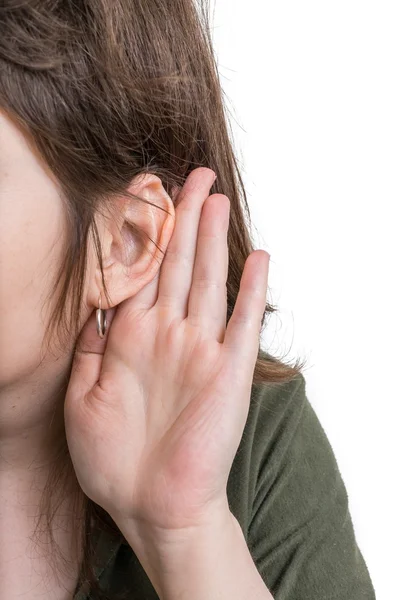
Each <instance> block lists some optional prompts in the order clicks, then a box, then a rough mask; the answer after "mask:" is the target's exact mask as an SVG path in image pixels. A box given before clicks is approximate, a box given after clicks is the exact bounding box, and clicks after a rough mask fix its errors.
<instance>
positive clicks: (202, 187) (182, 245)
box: [157, 168, 215, 318]
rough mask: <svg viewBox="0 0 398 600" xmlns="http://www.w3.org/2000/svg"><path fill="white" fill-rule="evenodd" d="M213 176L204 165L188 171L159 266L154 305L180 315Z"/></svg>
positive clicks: (184, 308)
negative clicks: (173, 223) (201, 216)
mask: <svg viewBox="0 0 398 600" xmlns="http://www.w3.org/2000/svg"><path fill="white" fill-rule="evenodd" d="M214 180H215V173H214V171H212V170H211V169H207V168H199V169H195V170H194V171H192V173H190V174H189V175H188V177H187V179H186V181H185V183H184V186H183V188H182V190H181V192H180V195H179V197H178V205H177V208H176V221H175V227H174V231H173V235H172V238H171V240H170V243H169V245H168V247H167V250H166V255H165V257H164V259H163V262H162V265H161V268H160V277H159V292H158V299H157V305H158V306H160V307H167V308H172V309H173V313H175V314H176V316H180V317H181V318H185V317H186V314H187V310H188V298H189V291H190V289H191V283H192V272H193V265H194V262H195V254H196V240H197V235H198V227H199V221H200V215H201V211H202V206H203V203H204V201H205V200H206V198H207V197H208V195H209V191H210V188H211V186H212V184H213V182H214Z"/></svg>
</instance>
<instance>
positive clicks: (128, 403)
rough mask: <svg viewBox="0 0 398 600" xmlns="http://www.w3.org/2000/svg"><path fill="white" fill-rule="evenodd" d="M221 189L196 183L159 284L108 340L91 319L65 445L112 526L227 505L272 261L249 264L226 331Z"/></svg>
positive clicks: (181, 523)
mask: <svg viewBox="0 0 398 600" xmlns="http://www.w3.org/2000/svg"><path fill="white" fill-rule="evenodd" d="M213 181H214V173H213V171H211V170H210V169H204V168H198V169H195V170H194V171H193V172H192V173H191V174H190V175H189V176H188V177H187V180H186V182H185V184H184V186H183V188H182V190H181V192H180V199H179V200H180V201H179V203H178V206H177V208H176V222H175V227H174V231H173V235H172V238H171V240H170V243H169V246H168V248H167V251H166V254H165V257H164V260H163V262H162V265H161V268H160V270H159V272H158V275H157V277H156V278H155V279H154V280H153V281H152V282H151V284H150V285H148V286H146V287H145V288H143V289H142V290H140V292H139V293H137V294H136V295H135V296H134V297H131V298H129V299H127V300H126V301H124V302H122V303H121V304H120V305H119V306H118V307H117V309H112V310H108V313H107V317H108V322H109V326H108V331H107V334H106V336H105V338H103V339H101V338H99V337H98V336H97V333H96V328H95V318H94V317H95V314H94V313H93V315H92V316H91V317H90V318H89V319H88V321H87V323H86V324H85V326H84V327H83V330H82V332H81V335H80V337H79V340H78V344H77V350H76V354H75V358H74V362H73V366H72V372H71V377H70V381H69V387H68V390H67V394H66V398H65V409H64V415H65V429H66V435H67V441H68V446H69V450H70V455H71V459H72V462H73V465H74V468H75V471H76V475H77V478H78V481H79V484H80V486H81V488H82V490H83V491H84V492H85V494H86V495H87V496H88V497H89V498H91V499H92V500H93V501H94V502H96V503H97V504H98V505H100V506H102V507H103V508H104V509H105V510H106V511H107V512H108V513H109V514H110V515H111V516H112V517H114V519H115V521H117V520H126V519H128V520H130V521H131V520H132V521H137V522H140V523H142V522H145V523H148V524H151V525H153V526H155V527H160V528H162V529H164V530H175V529H180V528H185V527H190V526H192V525H196V524H197V523H200V521H201V519H202V518H204V517H205V515H208V514H209V512H211V511H212V510H213V508H215V507H218V506H221V505H222V506H225V504H226V502H227V500H226V498H227V496H226V488H227V481H228V476H229V473H230V470H231V466H232V462H233V459H234V456H235V454H236V452H237V449H238V446H239V443H240V440H241V437H242V433H243V429H244V426H245V423H246V420H247V415H248V410H249V404H250V394H251V387H252V378H253V372H254V367H255V363H256V359H257V355H258V350H259V334H260V324H261V318H262V316H263V313H264V310H265V304H266V289H267V280H268V265H269V254H268V253H267V252H265V251H264V250H256V251H254V252H252V253H251V254H250V256H249V257H248V258H247V260H246V263H245V267H244V271H243V274H242V279H241V284H240V291H239V295H238V298H237V301H236V305H235V307H234V311H233V314H232V316H231V318H230V320H229V322H228V327H226V311H227V297H226V279H227V270H228V246H227V231H228V222H229V199H228V198H227V197H226V196H225V195H222V194H213V195H211V196H208V193H209V191H210V188H211V186H212V184H213ZM195 253H196V254H195ZM153 285H156V292H157V293H156V294H154V293H153ZM226 506H228V504H226ZM213 512H214V511H213Z"/></svg>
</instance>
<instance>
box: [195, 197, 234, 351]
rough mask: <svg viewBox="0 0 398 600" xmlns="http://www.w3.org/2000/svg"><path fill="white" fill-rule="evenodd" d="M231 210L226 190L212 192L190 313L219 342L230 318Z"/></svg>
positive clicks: (203, 224)
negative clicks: (228, 312)
mask: <svg viewBox="0 0 398 600" xmlns="http://www.w3.org/2000/svg"><path fill="white" fill-rule="evenodd" d="M229 212H230V202H229V198H228V197H227V196H225V195H223V194H213V195H211V196H209V198H207V200H206V201H205V203H204V205H203V209H202V216H201V220H200V225H199V232H198V243H197V248H196V258H195V266H194V271H193V277H192V286H191V291H190V295H189V304H188V317H187V318H188V320H189V322H190V323H192V324H193V325H195V326H199V327H200V329H201V330H202V331H206V332H208V334H209V335H212V337H214V338H215V339H217V340H218V341H219V342H220V343H221V342H223V341H224V335H225V327H226V318H227V288H226V281H227V277H228V243H227V233H228V224H229Z"/></svg>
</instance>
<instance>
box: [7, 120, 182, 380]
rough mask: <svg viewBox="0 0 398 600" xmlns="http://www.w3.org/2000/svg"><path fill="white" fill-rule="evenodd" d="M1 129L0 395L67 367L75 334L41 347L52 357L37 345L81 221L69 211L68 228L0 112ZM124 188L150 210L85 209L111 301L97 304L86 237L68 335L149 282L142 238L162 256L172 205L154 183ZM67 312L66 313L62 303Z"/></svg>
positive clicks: (98, 288) (129, 206) (154, 258)
mask: <svg viewBox="0 0 398 600" xmlns="http://www.w3.org/2000/svg"><path fill="white" fill-rule="evenodd" d="M0 130H1V137H0V157H1V158H0V169H1V170H0V183H1V185H0V214H1V217H2V218H1V221H0V239H1V242H2V243H1V248H0V269H1V273H0V275H1V281H2V285H1V288H0V314H2V320H1V347H2V360H1V365H0V390H2V391H3V392H4V390H8V389H10V388H11V387H12V386H17V385H19V386H21V384H22V382H25V383H26V384H28V385H33V384H36V385H39V384H40V379H42V378H43V377H44V376H46V380H47V382H48V381H49V379H50V380H51V378H52V377H54V376H55V375H56V374H58V375H59V374H60V372H61V368H62V365H63V367H64V368H65V367H66V368H67V367H68V364H69V359H70V357H71V354H72V351H73V346H74V344H75V341H76V333H74V332H73V327H72V328H66V330H64V332H63V333H64V335H63V336H62V337H63V339H62V342H61V341H60V340H58V339H55V337H54V338H51V339H50V340H49V341H50V342H55V341H56V342H57V344H52V346H54V345H56V347H57V351H56V352H55V351H54V349H53V350H52V352H49V351H48V348H47V347H44V339H45V332H46V330H47V327H48V326H49V324H50V322H49V319H50V315H51V311H52V310H54V307H55V300H54V298H53V297H52V296H53V291H54V286H55V281H56V278H57V277H58V274H59V272H60V270H62V269H63V261H64V259H65V255H66V254H67V252H68V251H69V250H70V248H71V245H72V242H73V238H74V233H73V227H78V226H79V224H80V223H81V220H80V218H79V212H78V211H77V214H76V215H75V218H76V223H75V224H74V223H73V222H71V221H70V219H69V218H68V209H67V199H66V198H65V197H64V196H63V192H62V190H61V188H60V186H59V184H58V182H57V180H56V178H55V177H54V175H53V174H52V172H51V171H50V170H49V168H48V166H47V165H46V163H45V162H44V160H43V158H42V157H41V156H40V154H39V152H38V151H37V149H36V148H35V144H34V140H32V138H31V136H30V135H29V134H28V132H26V131H24V130H23V129H22V128H21V127H20V126H19V124H18V122H17V121H16V120H15V119H14V118H13V117H10V116H9V115H7V114H6V113H5V112H3V111H2V110H1V109H0ZM127 189H128V191H129V192H130V193H132V194H138V195H139V196H140V197H142V198H144V199H145V200H146V201H147V202H148V203H147V202H141V203H138V202H137V200H135V198H131V197H125V196H124V195H120V194H119V195H115V196H112V195H109V196H108V198H107V202H106V203H105V202H102V205H100V203H99V202H98V205H97V207H96V208H95V207H92V210H93V211H94V208H95V226H96V232H97V235H98V238H97V239H98V240H99V241H100V243H101V250H102V253H101V261H102V272H103V274H104V282H105V288H106V290H107V292H108V294H109V296H110V299H109V300H110V301H108V300H107V299H106V298H105V297H104V285H103V282H102V273H101V270H100V268H99V264H98V260H97V256H96V252H95V243H94V238H93V237H92V236H91V237H90V236H89V237H88V239H87V245H86V246H87V256H86V260H85V263H84V264H85V267H86V273H85V281H84V286H83V288H82V302H81V303H79V308H80V309H81V310H80V313H81V314H80V315H79V317H78V320H77V321H75V322H74V323H73V324H74V326H75V329H80V327H81V326H82V324H83V323H84V322H85V321H86V320H87V319H88V317H89V315H90V313H91V312H92V311H93V309H94V307H96V306H98V300H99V296H101V306H102V307H103V308H108V307H113V306H117V305H118V304H120V303H121V302H123V300H125V299H126V298H129V297H130V296H132V295H134V294H136V293H137V292H138V291H139V290H140V289H141V288H142V287H144V286H145V285H146V284H148V283H149V282H150V281H151V280H152V279H153V278H154V276H155V275H156V272H157V271H158V270H159V267H160V264H161V258H162V254H161V252H160V251H159V250H158V248H156V252H153V250H152V248H149V247H148V244H147V245H145V244H143V242H142V239H141V238H142V235H143V234H145V236H147V237H148V238H151V239H153V240H155V241H157V245H158V246H159V247H160V248H163V249H166V247H167V244H168V242H169V239H170V238H171V234H172V231H173V225H174V204H173V201H172V199H171V198H170V196H169V195H168V193H167V192H166V190H165V189H164V187H163V185H162V182H161V180H160V179H159V177H158V176H157V175H154V174H149V173H143V174H142V175H137V176H135V177H134V178H133V180H132V182H131V183H130V185H128V186H127ZM149 202H151V203H154V204H155V205H156V208H155V207H154V206H152V204H149ZM83 205H84V199H82V201H81V205H80V207H79V208H80V210H84V208H85V207H84V206H83ZM89 209H90V207H88V208H86V209H85V210H86V212H87V210H89ZM131 221H134V224H135V226H136V227H139V229H140V235H138V234H137V233H136V230H135V229H133V228H131V227H128V226H126V223H129V222H131ZM67 307H68V309H69V310H70V308H71V303H70V299H69V298H67ZM65 333H68V335H67V336H66V335H65ZM65 338H66V339H65ZM51 374H52V375H51Z"/></svg>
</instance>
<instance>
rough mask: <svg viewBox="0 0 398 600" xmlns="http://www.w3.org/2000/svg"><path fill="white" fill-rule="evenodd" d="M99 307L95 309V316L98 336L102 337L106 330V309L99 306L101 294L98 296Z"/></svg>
mask: <svg viewBox="0 0 398 600" xmlns="http://www.w3.org/2000/svg"><path fill="white" fill-rule="evenodd" d="M98 305H99V308H97V310H96V317H97V333H98V335H99V337H100V338H103V337H104V335H105V332H106V327H107V321H106V310H105V309H102V308H101V294H100V296H99V298H98Z"/></svg>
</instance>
